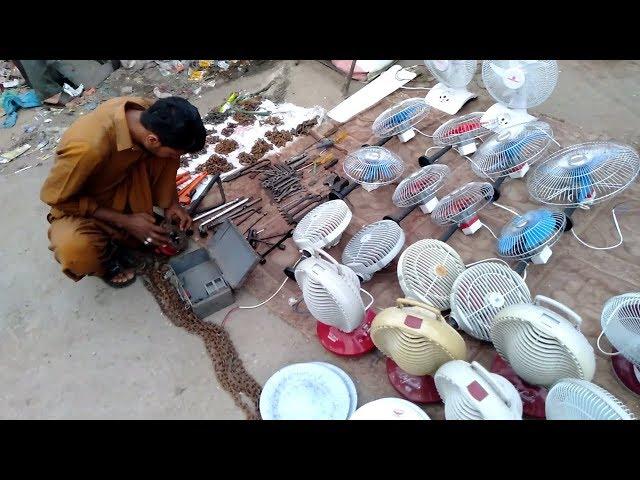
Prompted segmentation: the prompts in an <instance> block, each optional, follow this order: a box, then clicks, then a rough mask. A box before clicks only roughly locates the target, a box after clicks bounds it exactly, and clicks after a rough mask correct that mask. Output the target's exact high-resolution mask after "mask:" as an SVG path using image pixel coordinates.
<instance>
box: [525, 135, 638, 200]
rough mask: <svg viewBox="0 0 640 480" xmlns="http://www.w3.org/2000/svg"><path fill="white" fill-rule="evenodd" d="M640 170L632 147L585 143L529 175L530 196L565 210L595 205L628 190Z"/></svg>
mask: <svg viewBox="0 0 640 480" xmlns="http://www.w3.org/2000/svg"><path fill="white" fill-rule="evenodd" d="M639 171H640V157H639V156H638V152H636V151H635V150H634V149H633V148H631V147H629V146H627V145H622V144H618V143H614V142H586V143H581V144H578V145H573V146H571V147H567V148H564V149H562V150H559V151H557V152H555V153H554V154H553V155H551V156H550V157H549V158H547V159H546V160H545V161H543V162H542V163H540V164H539V165H538V167H537V168H536V169H535V170H534V171H533V172H532V173H531V175H529V180H528V188H529V193H530V195H531V197H533V198H534V199H535V200H537V201H538V202H541V203H546V204H549V205H558V206H563V207H571V206H574V207H576V206H580V205H582V204H584V203H588V204H594V203H600V202H604V201H605V200H607V199H608V198H609V197H612V196H613V195H617V194H618V193H620V192H622V191H623V190H624V189H626V188H627V187H629V186H630V185H631V183H632V182H633V181H634V180H635V178H636V177H637V176H638V172H639Z"/></svg>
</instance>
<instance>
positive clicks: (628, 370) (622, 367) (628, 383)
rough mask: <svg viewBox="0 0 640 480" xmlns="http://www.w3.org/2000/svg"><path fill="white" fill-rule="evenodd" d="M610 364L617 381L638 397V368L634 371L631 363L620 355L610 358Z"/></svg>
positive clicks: (639, 380)
mask: <svg viewBox="0 0 640 480" xmlns="http://www.w3.org/2000/svg"><path fill="white" fill-rule="evenodd" d="M613 352H617V350H616V349H613ZM611 363H612V364H613V372H614V373H615V374H616V377H618V380H620V381H621V382H622V384H623V385H624V386H625V387H627V388H628V389H629V390H631V391H632V392H633V393H635V394H636V395H640V378H639V377H640V367H635V369H634V365H633V363H631V362H630V361H629V360H627V359H626V358H624V357H623V356H622V355H617V356H615V357H611Z"/></svg>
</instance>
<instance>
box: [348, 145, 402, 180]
mask: <svg viewBox="0 0 640 480" xmlns="http://www.w3.org/2000/svg"><path fill="white" fill-rule="evenodd" d="M343 168H344V173H345V174H346V175H347V177H349V179H350V180H352V181H354V182H356V183H358V184H360V185H362V187H363V188H364V189H365V190H367V191H371V190H373V189H375V188H378V187H380V186H382V185H388V184H390V183H392V182H395V181H396V180H398V179H399V178H400V177H401V176H402V173H403V172H404V163H403V162H402V159H401V158H400V157H399V156H398V155H396V154H395V153H393V152H392V151H390V150H387V149H386V148H384V147H375V146H373V147H371V146H369V147H362V148H359V149H358V150H355V151H354V152H351V153H350V154H348V155H347V156H346V158H345V159H344V164H343Z"/></svg>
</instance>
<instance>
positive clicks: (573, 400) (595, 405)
mask: <svg viewBox="0 0 640 480" xmlns="http://www.w3.org/2000/svg"><path fill="white" fill-rule="evenodd" d="M545 414H546V417H547V419H548V420H635V418H636V417H635V415H634V414H633V412H631V410H629V408H627V406H626V405H625V404H624V403H622V402H621V401H620V400H618V399H617V398H616V397H615V396H613V395H612V394H611V393H609V392H607V391H606V390H605V389H604V388H601V387H599V386H598V385H595V384H593V383H591V382H587V381H586V380H578V379H575V378H566V379H563V380H560V381H559V382H557V383H556V384H555V385H554V386H553V387H552V388H551V390H549V393H548V395H547V399H546V401H545Z"/></svg>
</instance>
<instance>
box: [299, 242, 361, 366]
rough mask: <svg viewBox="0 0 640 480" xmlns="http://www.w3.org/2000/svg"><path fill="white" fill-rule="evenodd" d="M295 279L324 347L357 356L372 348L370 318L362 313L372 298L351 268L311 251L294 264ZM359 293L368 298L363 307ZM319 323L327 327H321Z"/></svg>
mask: <svg viewBox="0 0 640 480" xmlns="http://www.w3.org/2000/svg"><path fill="white" fill-rule="evenodd" d="M320 256H323V257H325V258H324V259H323V258H320ZM325 259H327V260H325ZM295 279H296V282H297V283H298V285H299V286H300V289H301V290H302V295H303V298H304V302H305V304H306V305H307V308H308V309H309V313H311V315H313V317H314V318H315V319H316V320H318V328H317V333H318V337H319V339H320V343H321V344H322V345H323V346H324V347H325V348H327V349H328V350H330V351H332V352H334V353H338V354H342V355H360V354H362V353H365V352H367V351H370V350H371V349H373V343H372V342H371V340H370V338H369V335H368V326H369V324H370V322H371V320H372V317H370V316H369V315H366V311H367V310H368V309H369V307H370V306H371V304H372V303H373V297H371V295H370V294H369V293H368V292H367V291H366V290H362V289H361V288H360V280H359V279H358V276H357V275H356V274H355V273H354V271H353V270H351V269H350V268H349V267H346V266H344V265H340V264H339V263H338V262H336V261H335V259H333V257H331V256H330V255H328V254H327V253H326V252H324V251H322V250H315V251H313V254H312V256H311V257H309V258H305V259H304V260H302V261H301V262H300V263H299V264H298V265H297V267H296V269H295ZM360 292H362V293H365V294H366V295H368V296H369V297H370V298H371V302H370V303H369V305H368V306H366V307H365V305H364V303H363V301H362V297H361V296H360ZM320 324H323V325H325V326H327V327H330V328H321V326H320ZM331 327H332V328H331Z"/></svg>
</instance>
